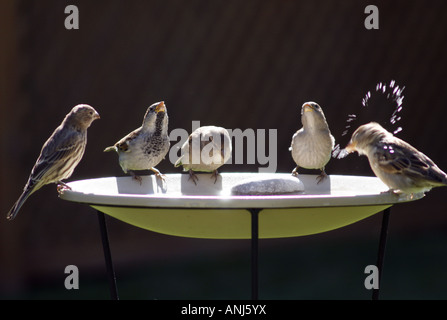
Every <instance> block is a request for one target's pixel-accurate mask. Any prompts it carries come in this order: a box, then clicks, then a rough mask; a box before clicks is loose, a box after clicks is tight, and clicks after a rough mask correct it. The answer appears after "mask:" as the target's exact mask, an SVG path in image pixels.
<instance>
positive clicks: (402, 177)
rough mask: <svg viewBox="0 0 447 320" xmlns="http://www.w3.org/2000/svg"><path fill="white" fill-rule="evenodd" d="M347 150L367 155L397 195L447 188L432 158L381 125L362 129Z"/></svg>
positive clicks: (440, 171) (372, 166) (361, 127)
mask: <svg viewBox="0 0 447 320" xmlns="http://www.w3.org/2000/svg"><path fill="white" fill-rule="evenodd" d="M345 150H346V151H347V152H348V153H352V152H355V151H356V152H357V153H358V154H359V155H365V156H367V157H368V160H369V164H370V166H371V169H372V171H373V172H374V174H375V175H376V176H377V177H378V178H380V180H382V182H383V183H385V184H386V185H387V186H388V187H389V191H391V192H393V193H405V194H410V195H411V196H413V194H415V193H421V192H422V193H425V192H427V191H430V190H431V189H432V188H434V187H440V186H447V175H446V174H445V173H444V172H443V171H442V170H441V169H439V167H438V166H437V165H436V164H435V163H434V162H433V161H432V160H431V159H430V158H429V157H427V156H426V155H425V154H423V153H422V152H420V151H419V150H417V149H416V148H415V147H413V146H411V145H410V144H409V143H407V142H405V141H404V140H402V139H399V138H397V137H396V136H394V135H393V134H392V133H391V132H389V131H387V130H386V129H384V128H383V127H382V126H381V125H380V124H378V123H377V122H370V123H367V124H364V125H362V126H360V127H359V128H358V129H357V130H356V131H355V132H354V133H353V134H352V137H351V140H350V142H349V143H348V145H347V146H346V147H345Z"/></svg>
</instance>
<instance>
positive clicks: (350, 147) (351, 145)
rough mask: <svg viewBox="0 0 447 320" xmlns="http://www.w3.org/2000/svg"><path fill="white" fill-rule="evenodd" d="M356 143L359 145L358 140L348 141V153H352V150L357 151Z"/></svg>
mask: <svg viewBox="0 0 447 320" xmlns="http://www.w3.org/2000/svg"><path fill="white" fill-rule="evenodd" d="M356 145H357V143H356V142H352V141H351V142H349V143H348V145H347V146H346V148H345V150H346V151H347V152H348V153H352V152H354V151H356V149H355V147H356Z"/></svg>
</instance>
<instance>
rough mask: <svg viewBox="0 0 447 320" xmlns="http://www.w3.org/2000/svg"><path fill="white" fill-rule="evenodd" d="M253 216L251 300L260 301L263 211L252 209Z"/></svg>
mask: <svg viewBox="0 0 447 320" xmlns="http://www.w3.org/2000/svg"><path fill="white" fill-rule="evenodd" d="M249 211H250V214H251V298H252V300H258V250H259V249H258V242H259V212H260V211H261V209H257V208H255V209H250V210H249Z"/></svg>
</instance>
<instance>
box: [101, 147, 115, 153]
mask: <svg viewBox="0 0 447 320" xmlns="http://www.w3.org/2000/svg"><path fill="white" fill-rule="evenodd" d="M110 151H116V146H110V147H107V148H105V149H104V152H110Z"/></svg>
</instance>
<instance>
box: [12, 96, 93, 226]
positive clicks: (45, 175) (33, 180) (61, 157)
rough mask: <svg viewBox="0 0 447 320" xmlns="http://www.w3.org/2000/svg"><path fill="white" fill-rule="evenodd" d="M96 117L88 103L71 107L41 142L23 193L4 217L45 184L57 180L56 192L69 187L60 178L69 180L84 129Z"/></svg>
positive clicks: (81, 149)
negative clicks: (60, 121)
mask: <svg viewBox="0 0 447 320" xmlns="http://www.w3.org/2000/svg"><path fill="white" fill-rule="evenodd" d="M99 118H100V117H99V114H98V112H97V111H96V110H95V109H94V108H93V107H91V106H89V105H87V104H79V105H77V106H75V107H73V108H72V109H71V111H70V112H69V113H68V114H67V115H66V116H65V118H64V120H63V121H62V123H61V124H60V125H59V126H58V127H57V128H56V129H55V130H54V132H53V134H52V135H51V136H50V137H49V138H48V140H47V141H46V142H45V144H44V145H43V147H42V149H41V151H40V155H39V157H38V159H37V161H36V163H35V165H34V166H33V168H32V170H31V174H30V175H29V178H28V181H27V183H26V185H25V187H24V188H23V193H22V194H21V195H20V197H19V199H18V200H17V202H16V203H15V204H14V205H13V207H12V208H11V210H10V211H9V212H8V214H7V216H6V218H7V219H8V220H13V219H14V218H15V217H16V215H17V213H18V212H19V210H20V208H21V207H22V205H23V204H24V203H25V201H26V200H27V199H28V197H29V196H30V195H32V194H33V193H34V192H36V191H37V190H39V189H40V188H42V187H43V186H44V185H47V184H50V183H57V184H58V186H57V190H58V191H59V192H60V191H61V189H70V187H69V186H68V185H67V184H65V183H64V182H62V180H64V179H68V178H69V177H70V176H71V175H72V174H73V171H74V169H75V168H76V166H77V165H78V164H79V162H80V161H81V159H82V156H83V155H84V151H85V146H86V145H87V128H88V127H90V125H91V124H92V122H93V121H94V120H96V119H99Z"/></svg>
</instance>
